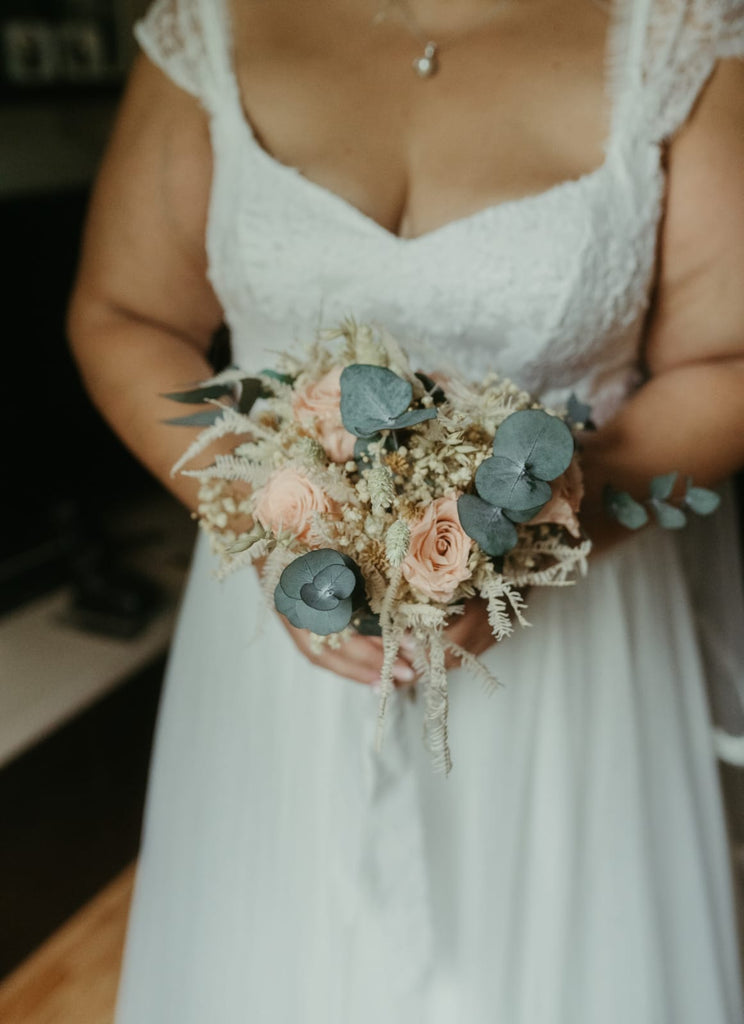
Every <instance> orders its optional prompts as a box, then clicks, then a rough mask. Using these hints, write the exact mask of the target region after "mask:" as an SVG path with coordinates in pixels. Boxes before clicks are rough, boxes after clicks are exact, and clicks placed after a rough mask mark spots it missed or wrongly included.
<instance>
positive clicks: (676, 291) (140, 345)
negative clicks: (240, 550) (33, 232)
mask: <svg viewBox="0 0 744 1024" xmlns="http://www.w3.org/2000/svg"><path fill="white" fill-rule="evenodd" d="M137 36H138V39H139V42H140V44H141V47H142V49H143V51H144V53H143V55H142V56H141V57H140V58H139V60H138V61H137V63H136V66H135V68H134V71H133V74H132V77H131V82H130V84H129V87H128V90H127V93H126V96H125V98H124V102H123V105H122V109H121V113H120V117H119V120H118V124H117V127H116V130H115V132H114V135H113V138H112V141H111V144H110V147H109V150H108V154H107V156H106V158H105V160H104V163H103V166H102V169H101V172H100V177H99V181H98V184H97V187H96V189H95V193H94V197H93V201H92V205H91V209H90V215H89V223H88V228H87V234H86V239H85V244H84V251H83V255H82V260H81V266H80V271H79V276H78V281H77V284H76V287H75V291H74V294H73V297H72V302H71V309H70V319H69V324H70V335H71V339H72V346H73V350H74V353H75V355H76V358H77V360H78V362H79V365H80V368H81V372H82V374H83V377H84V379H85V381H86V382H87V385H88V387H89V389H90V393H91V395H92V396H93V399H94V400H95V402H96V403H97V405H98V406H99V408H100V409H101V411H102V413H103V414H104V416H106V417H107V419H108V420H109V422H110V423H111V424H112V425H113V427H114V428H115V429H116V430H117V431H118V432H119V434H120V435H121V437H122V438H123V440H124V441H125V443H126V444H127V445H129V447H130V448H131V449H132V451H133V452H135V454H136V455H137V456H138V457H139V458H141V459H142V460H143V462H144V463H145V464H146V465H148V466H149V467H150V468H151V469H152V471H153V472H154V473H155V474H156V475H157V476H158V477H159V478H160V479H161V480H162V481H163V483H164V484H165V485H166V486H168V487H170V488H172V490H173V491H174V492H175V493H176V494H177V495H178V496H179V497H180V498H182V499H183V501H184V503H185V505H186V506H187V508H192V509H193V508H194V507H195V504H196V493H195V486H194V482H193V480H191V479H189V478H187V477H183V476H178V477H171V476H170V474H169V470H170V467H171V466H172V464H173V463H174V462H175V461H176V459H177V458H178V456H179V455H180V454H181V452H182V451H183V449H184V448H185V446H186V443H187V435H188V430H182V431H179V430H176V429H175V428H173V427H169V426H165V425H163V424H162V420H163V419H165V418H167V417H168V416H170V415H172V413H171V407H170V405H169V403H167V402H166V401H165V400H164V399H163V398H161V397H159V396H160V395H162V393H164V392H168V391H172V390H174V389H175V388H177V387H179V386H180V385H182V384H186V383H189V382H193V381H197V380H203V379H205V378H206V377H208V376H209V375H210V369H209V366H208V362H207V354H208V351H209V347H210V340H211V338H212V336H213V334H214V332H215V330H216V329H217V328H218V327H219V326H220V325H221V324H222V323H223V322H224V323H226V324H227V326H228V327H229V330H230V334H231V339H232V357H233V360H234V361H235V362H236V363H237V364H239V365H240V366H242V367H245V368H246V369H247V370H248V371H255V370H258V369H260V368H261V367H262V366H266V365H271V364H272V359H273V354H274V353H276V352H277V351H278V350H286V349H288V348H291V346H292V345H293V344H297V343H300V342H301V341H303V340H306V339H309V338H310V337H312V335H313V334H314V332H315V330H316V328H317V327H318V326H319V325H326V326H327V325H333V324H335V323H337V322H338V321H339V320H341V319H342V318H343V317H344V316H346V315H347V314H352V315H354V316H355V317H356V318H357V319H358V320H362V321H364V320H375V321H377V322H380V323H382V324H384V325H385V326H386V327H388V328H389V329H390V330H391V331H392V332H393V333H394V334H395V335H396V336H397V337H398V338H399V339H400V340H401V341H402V342H403V343H404V344H405V346H406V347H407V349H408V350H409V352H410V353H411V355H412V358H413V359H414V361H416V362H418V363H419V364H420V366H421V367H422V368H427V369H431V368H434V367H442V368H446V367H448V366H450V367H454V368H455V369H457V370H459V371H460V372H462V373H464V374H466V375H468V376H470V377H479V376H480V375H482V374H484V373H485V372H487V371H488V370H489V369H495V370H498V371H499V372H500V373H503V374H504V375H507V376H510V377H512V378H513V379H515V380H517V381H518V382H519V383H520V384H521V385H522V386H524V387H525V388H527V389H529V390H531V391H533V392H534V393H535V394H537V395H539V396H540V397H541V399H542V400H544V401H545V402H548V403H554V404H559V403H561V402H563V401H565V399H566V398H567V396H568V395H569V394H570V393H571V392H572V391H573V392H575V393H576V394H577V395H578V396H579V398H580V399H582V400H584V401H587V402H589V403H590V404H591V405H592V408H593V410H594V418H595V420H596V421H597V423H598V425H599V429H598V430H597V431H596V432H595V433H594V434H593V435H591V437H590V438H589V439H588V440H587V443H586V445H585V448H584V451H583V456H582V457H583V465H584V473H585V478H586V483H587V493H586V498H585V505H584V509H583V518H584V523H585V526H586V529H587V532H588V533H589V535H590V536H591V537H592V539H593V541H594V553H593V555H592V558H591V559H590V570H589V573H588V575H587V577H586V578H585V579H583V580H581V581H580V582H579V583H578V584H577V585H576V586H575V587H573V588H571V589H570V590H567V591H545V592H539V593H538V592H533V594H532V595H531V596H530V607H529V617H530V620H531V622H532V624H533V628H532V629H531V630H525V631H521V632H520V633H519V635H515V636H514V637H512V638H510V639H509V640H508V641H505V642H504V643H503V644H500V645H492V643H491V637H490V631H489V628H488V624H487V621H486V619H485V616H484V612H483V609H482V607H481V605H480V604H479V603H478V602H477V601H473V602H471V603H470V605H469V607H468V609H467V611H466V613H465V614H464V615H463V616H462V617H461V618H459V619H458V620H457V622H456V623H454V624H453V625H452V626H451V627H450V631H451V633H452V635H453V638H454V639H455V640H456V641H457V643H459V644H462V645H463V646H465V647H467V648H469V649H470V650H472V651H474V652H475V653H477V654H479V655H480V656H481V657H482V658H483V659H484V660H485V661H486V662H487V664H488V665H489V667H490V668H491V669H492V670H493V671H494V672H495V673H496V674H497V675H498V676H499V677H500V679H501V680H502V681H503V683H504V686H503V687H502V689H500V690H499V691H498V692H497V693H496V694H494V695H490V696H488V695H485V694H484V693H483V692H482V691H481V689H480V688H479V687H478V686H477V685H476V682H475V680H474V679H472V678H471V677H470V676H469V674H468V672H467V671H466V670H464V669H462V668H457V667H456V666H453V667H452V671H451V685H450V698H451V710H450V734H451V746H452V751H453V758H454V768H453V771H452V773H451V775H450V776H449V777H448V778H446V779H445V778H443V777H441V776H439V775H436V774H434V773H432V771H431V767H430V764H429V760H428V757H427V754H426V752H425V751H424V750H423V748H422V743H421V738H420V712H419V708H418V705H417V703H416V701H415V700H409V699H407V698H406V696H405V694H406V687H410V686H411V685H413V686H415V681H414V680H413V673H412V669H411V665H410V664H409V662H408V660H407V659H406V658H405V657H401V658H400V659H399V660H398V662H397V665H396V677H397V680H398V683H399V684H400V690H399V691H398V694H397V698H396V700H395V701H394V707H393V709H392V712H391V721H389V727H388V733H387V736H386V744H385V748H384V751H383V753H382V754H381V755H377V754H375V753H374V751H373V743H372V737H373V734H374V727H375V708H376V697H375V694H374V691H373V688H372V687H370V686H369V685H368V684H370V683H373V682H374V681H375V679H376V678H377V675H378V674H379V669H380V663H381V651H380V646H379V641H377V640H376V639H374V638H367V637H362V636H358V637H355V638H354V639H352V640H350V641H348V642H347V643H346V644H344V646H343V647H342V648H341V649H339V650H338V651H328V650H325V651H324V652H323V653H322V654H317V653H313V651H311V649H310V646H309V643H308V638H307V636H306V635H305V634H304V633H303V632H302V631H299V630H295V629H293V628H291V627H289V626H288V625H287V624H286V623H285V622H284V621H283V620H280V619H279V618H278V617H277V616H276V615H274V614H273V613H269V612H265V610H264V609H263V605H262V599H261V596H260V591H259V587H258V583H257V580H256V578H255V577H254V575H253V574H252V573H250V572H248V571H245V572H243V573H238V574H236V575H235V576H233V577H231V578H230V579H228V580H227V581H225V582H223V583H218V582H217V581H215V579H214V578H213V576H212V573H211V569H212V564H211V558H210V553H209V551H208V548H207V546H206V545H205V544H203V543H202V542H200V543H199V544H198V545H197V551H196V555H195V561H194V565H193V568H192V573H191V578H190V582H189V584H188V588H187V591H186V594H185V598H184V603H183V607H182V611H181V616H180V624H179V628H178V631H177V635H176V638H175V641H174V646H173V650H172V655H171V659H170V666H169V671H168V677H167V681H166V687H165V693H164V699H163V705H162V708H161V713H160V718H159V725H158V733H157V741H156V748H155V754H154V760H153V766H152V775H151V784H150V792H149V799H148V809H147V816H146V822H145V832H144V840H143V848H142V853H141V858H140V864H139V872H138V882H137V889H136V895H135V899H134V904H133V909H132V916H131V921H130V927H129V937H128V942H127V950H126V957H125V965H124V972H123V978H122V982H121V988H120V995H119V1003H118V1010H117V1024H205V1022H206V1021H217V1022H219V1024H238V1022H240V1024H245V1022H247V1021H250V1022H252V1024H290V1022H291V1024H368V1022H372V1021H375V1022H377V1021H380V1020H385V1021H387V1022H389V1024H415V1022H419V1024H441V1022H444V1021H447V1022H451V1021H452V1020H453V1019H454V1018H455V1017H457V1018H458V1019H462V1020H464V1021H467V1022H468V1024H496V1022H500V1024H597V1022H599V1021H601V1022H602V1024H621V1022H622V1024H627V1022H633V1024H662V1022H674V1024H700V1022H702V1021H705V1022H706V1024H736V1022H741V1020H742V1015H743V1009H742V1001H741V990H740V979H739V970H738V961H737V949H736V935H735V928H734V912H733V897H732V888H731V879H730V876H729V865H728V860H727V853H726V837H725V832H724V823H723V818H722V813H721V804H720V796H719V792H718V786H717V776H716V767H715V749H714V748H715V744H714V739H715V736H718V738H719V739H722V738H724V733H723V732H722V731H721V728H720V722H719V728H718V730H717V732H715V733H714V730H713V729H712V727H711V726H710V724H709V710H708V705H709V702H708V697H710V698H711V700H712V704H713V708H714V711H715V712H716V714H717V715H719V716H720V714H721V713H725V717H726V722H725V723H724V724H727V725H728V726H729V727H730V728H732V729H734V731H737V730H738V731H739V732H744V726H742V723H741V714H742V712H741V707H740V706H739V704H738V703H737V701H736V700H735V699H733V698H735V697H736V695H737V687H738V688H739V690H741V689H742V688H744V683H743V678H744V654H742V651H741V650H740V646H741V633H742V621H744V620H743V619H741V618H739V617H738V616H739V614H740V612H741V614H743V615H744V611H742V607H743V606H742V604H741V590H740V585H739V579H740V575H739V570H740V566H739V565H738V564H737V557H738V556H737V551H736V538H735V527H734V517H733V510H732V507H731V503H730V500H729V497H728V490H727V488H726V487H725V485H723V490H724V501H723V504H722V508H721V510H720V511H719V513H718V514H717V517H716V519H714V520H708V521H705V522H703V523H701V524H698V526H696V527H690V528H688V530H687V531H686V532H685V535H684V536H681V537H678V536H673V535H672V534H670V533H669V532H665V531H662V530H660V529H658V528H656V527H648V528H646V529H644V530H643V531H641V532H640V533H639V534H634V535H632V536H631V535H628V534H627V532H624V531H623V530H622V528H620V527H618V526H617V525H616V524H612V523H611V522H610V521H609V519H608V518H607V516H606V515H605V514H604V513H603V511H602V502H601V492H602V488H603V486H604V485H605V484H606V483H607V482H611V483H612V484H613V485H614V486H615V487H618V488H620V489H624V490H629V491H631V492H633V493H635V494H637V495H638V496H640V497H642V496H643V495H645V493H646V491H647V487H648V482H649V480H650V478H651V477H652V476H654V475H655V474H658V473H663V472H669V471H670V470H679V471H680V473H681V474H683V475H689V476H691V477H693V479H694V480H695V482H696V483H700V484H702V485H708V486H709V485H719V484H723V482H724V481H725V480H726V478H728V477H729V476H730V475H731V474H732V473H733V472H735V471H736V470H737V469H738V468H740V467H742V465H744V326H743V325H744V289H742V287H741V282H742V280H743V279H744V192H742V188H741V168H742V166H743V165H744V135H743V134H742V126H743V125H744V66H742V64H741V62H740V61H739V60H737V59H735V58H737V57H741V56H744V7H742V5H741V3H740V2H739V0H616V2H615V3H614V4H612V5H605V4H604V3H602V4H600V3H597V2H593V0H381V2H380V0H303V2H302V3H298V2H296V0H294V2H293V0H271V2H269V0H156V2H155V3H154V4H153V6H152V7H151V9H150V11H149V13H148V14H147V16H146V17H145V18H144V19H143V21H142V22H140V24H139V25H138V28H137ZM706 688H707V690H708V694H706ZM728 742H729V745H735V744H733V741H731V740H729V741H728Z"/></svg>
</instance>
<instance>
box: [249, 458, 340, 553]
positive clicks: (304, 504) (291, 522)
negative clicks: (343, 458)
mask: <svg viewBox="0 0 744 1024" xmlns="http://www.w3.org/2000/svg"><path fill="white" fill-rule="evenodd" d="M254 511H255V516H256V519H258V521H259V523H260V524H261V526H263V527H264V529H265V530H271V531H272V532H273V533H275V534H278V533H280V532H281V531H282V530H288V531H289V532H290V533H292V534H294V536H295V537H297V538H298V539H299V540H301V541H304V542H305V543H308V542H309V536H310V531H311V529H312V525H313V512H320V513H321V514H326V515H335V514H336V513H337V512H338V505H337V504H336V502H335V501H333V499H332V498H329V497H328V495H327V494H326V493H325V491H323V490H321V489H320V487H318V486H317V484H314V483H313V482H312V481H311V480H308V478H307V477H306V476H305V475H304V474H303V473H300V472H299V471H298V470H296V469H294V468H293V467H292V466H284V468H283V469H277V470H276V471H275V472H274V473H272V474H271V476H270V477H269V479H268V480H267V481H266V483H265V484H264V486H263V487H262V488H261V490H260V491H258V492H257V493H256V504H255V507H254Z"/></svg>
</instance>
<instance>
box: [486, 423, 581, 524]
mask: <svg viewBox="0 0 744 1024" xmlns="http://www.w3.org/2000/svg"><path fill="white" fill-rule="evenodd" d="M493 453H494V455H498V456H503V457H505V458H507V459H510V460H512V461H513V462H515V463H517V464H518V465H519V466H520V467H521V468H522V469H524V470H526V471H527V472H528V473H529V474H530V475H531V476H533V477H535V478H537V479H538V480H555V478H556V477H558V476H560V475H561V473H564V472H565V471H566V470H567V469H568V467H569V465H570V463H571V459H572V458H573V453H574V440H573V435H572V434H571V431H570V430H569V428H568V427H567V426H566V424H565V423H564V422H563V420H560V419H558V417H557V416H551V415H550V414H549V413H547V412H544V411H543V410H542V409H521V410H520V411H519V412H513V413H512V414H511V416H507V418H506V419H505V420H504V422H503V423H502V424H501V426H500V427H499V428H498V430H497V431H496V436H495V438H494V440H493ZM533 504H534V502H533ZM514 507H519V506H518V505H515V506H514Z"/></svg>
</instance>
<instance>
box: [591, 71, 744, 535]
mask: <svg viewBox="0 0 744 1024" xmlns="http://www.w3.org/2000/svg"><path fill="white" fill-rule="evenodd" d="M645 361H646V366H647V370H648V373H649V375H650V376H649V380H648V382H647V383H646V384H645V385H644V386H643V387H642V388H641V389H640V390H639V391H638V393H637V394H636V395H635V396H634V397H633V399H632V400H631V401H629V402H628V403H626V405H625V406H624V407H623V408H622V410H621V411H620V413H619V414H618V415H617V416H616V417H615V418H614V419H613V420H612V422H610V423H608V424H607V426H606V427H605V428H604V429H602V430H601V431H599V432H598V433H597V434H596V436H594V437H590V438H588V443H587V446H586V453H585V459H584V465H585V473H586V479H587V484H588V493H587V499H588V500H587V504H586V508H585V518H584V521H585V523H586V526H587V530H588V532H589V534H590V536H592V538H593V539H594V541H595V547H596V550H598V551H599V550H602V549H603V548H605V547H607V546H609V545H611V544H613V543H615V542H617V541H618V540H620V539H622V538H623V537H625V536H628V531H627V530H624V528H622V527H619V526H617V525H613V524H612V523H611V522H610V520H609V519H608V517H607V516H606V514H605V513H604V511H603V510H602V507H601V490H602V487H603V485H604V484H605V483H607V482H609V483H611V484H612V485H613V486H615V487H617V488H618V489H621V490H628V491H630V492H631V493H634V494H635V495H636V496H637V497H644V496H645V495H647V493H648V482H649V480H650V479H651V477H653V476H654V475H656V474H658V473H665V472H670V471H671V470H675V469H676V470H679V471H680V473H681V474H687V475H689V476H692V477H693V479H694V481H695V483H699V484H701V485H703V486H706V485H710V484H716V483H717V482H719V481H721V480H723V479H724V478H726V477H727V476H730V475H731V474H732V473H733V472H735V471H736V470H738V469H740V468H741V467H742V466H744V62H742V61H737V60H728V61H723V62H721V63H720V64H719V66H718V67H717V69H716V72H715V73H714V75H713V77H712V78H711V81H710V82H709V83H708V86H707V88H706V90H705V92H704V94H703V96H702V97H701V99H700V102H699V103H698V106H697V107H696V109H695V111H694V113H693V115H692V117H691V118H690V120H689V121H688V122H687V124H686V125H685V127H684V128H683V130H682V131H681V132H680V133H679V135H678V136H677V137H676V138H675V139H674V141H673V142H672V144H671V146H670V149H669V168H668V192H667V202H666V212H665V217H664V221H663V224H662V228H661V235H660V264H659V275H658V281H657V286H656V289H655V296H654V302H653V306H652V310H651V314H650V318H649V322H648V329H647V336H646V347H645ZM711 528H714V527H713V525H712V523H711Z"/></svg>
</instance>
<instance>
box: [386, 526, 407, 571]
mask: <svg viewBox="0 0 744 1024" xmlns="http://www.w3.org/2000/svg"><path fill="white" fill-rule="evenodd" d="M410 543H411V528H410V527H409V525H408V523H407V522H405V520H403V519H396V521H395V522H394V523H393V525H392V526H391V527H390V529H389V530H388V532H387V534H386V535H385V553H386V555H387V557H388V561H389V562H390V564H391V565H393V566H399V565H402V563H403V559H404V558H405V557H406V555H407V554H408V546H409V544H410Z"/></svg>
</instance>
